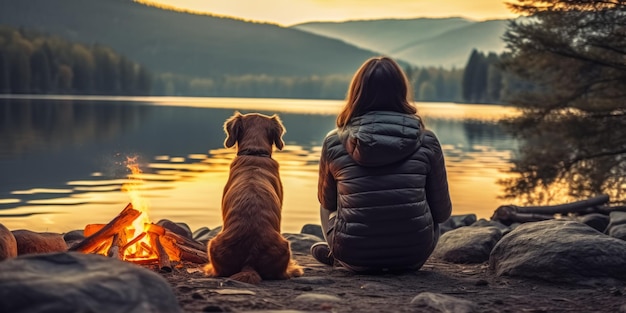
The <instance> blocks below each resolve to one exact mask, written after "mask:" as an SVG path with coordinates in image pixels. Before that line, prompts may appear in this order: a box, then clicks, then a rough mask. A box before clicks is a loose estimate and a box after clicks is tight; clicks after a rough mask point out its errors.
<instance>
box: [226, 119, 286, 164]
mask: <svg viewBox="0 0 626 313" xmlns="http://www.w3.org/2000/svg"><path fill="white" fill-rule="evenodd" d="M224 131H225V132H226V140H225V141H224V146H225V147H226V148H231V147H233V146H234V145H235V143H236V144H237V149H238V150H239V151H241V150H244V149H250V150H258V151H266V152H268V153H269V154H271V153H272V145H275V146H276V148H278V150H282V149H283V147H284V146H285V143H284V142H283V135H284V134H285V127H284V126H283V123H282V122H281V120H280V118H279V117H278V115H276V114H274V115H272V116H267V115H263V114H259V113H248V114H241V113H239V112H235V114H234V115H233V116H231V117H230V118H228V119H227V120H226V122H225V123H224Z"/></svg>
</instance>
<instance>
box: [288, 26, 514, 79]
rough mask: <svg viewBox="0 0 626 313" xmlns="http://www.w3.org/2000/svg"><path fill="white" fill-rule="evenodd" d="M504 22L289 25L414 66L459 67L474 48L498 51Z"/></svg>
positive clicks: (501, 48)
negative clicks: (386, 55)
mask: <svg viewBox="0 0 626 313" xmlns="http://www.w3.org/2000/svg"><path fill="white" fill-rule="evenodd" d="M507 25H508V21H507V20H488V21H483V22H477V21H472V20H468V19H464V18H459V17H453V18H416V19H383V20H359V21H346V22H312V23H303V24H297V25H293V26H291V27H292V28H294V29H300V30H305V31H308V32H311V33H314V34H318V35H322V36H328V37H330V38H337V39H341V40H344V41H345V42H347V43H351V44H354V45H355V46H358V47H362V48H364V49H369V50H373V51H380V52H383V53H385V54H388V55H390V56H392V57H395V58H398V59H402V60H405V61H408V62H410V63H411V64H413V65H417V66H435V67H436V66H442V67H446V68H451V67H456V68H463V67H464V66H465V64H466V63H467V60H468V56H469V55H470V53H471V52H472V50H474V49H476V50H479V51H485V52H495V53H500V52H502V51H503V50H504V41H503V40H502V35H503V34H504V32H505V30H506V27H507Z"/></svg>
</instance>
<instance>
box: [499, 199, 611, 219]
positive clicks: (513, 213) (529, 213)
mask: <svg viewBox="0 0 626 313" xmlns="http://www.w3.org/2000/svg"><path fill="white" fill-rule="evenodd" d="M607 202H609V196H608V195H600V196H597V197H593V198H589V199H586V200H581V201H576V202H571V203H566V204H559V205H549V206H529V207H520V206H516V205H503V206H500V207H498V208H497V209H496V210H495V211H494V212H493V216H491V220H494V221H499V222H500V223H502V224H505V225H511V224H512V223H524V222H536V221H543V220H549V219H553V218H554V215H555V214H569V213H583V214H587V213H595V212H601V210H602V209H600V208H599V206H600V205H602V204H605V203H607Z"/></svg>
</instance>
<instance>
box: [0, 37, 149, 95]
mask: <svg viewBox="0 0 626 313" xmlns="http://www.w3.org/2000/svg"><path fill="white" fill-rule="evenodd" d="M152 80H153V77H152V75H151V74H150V72H149V71H148V70H147V69H146V68H145V67H143V66H141V65H139V64H137V63H135V62H132V61H131V60H129V59H127V58H126V57H124V56H122V55H120V54H117V53H116V52H115V51H113V50H112V49H111V48H108V47H105V46H101V45H92V46H86V45H83V44H79V43H72V42H69V41H67V40H65V39H62V38H59V37H55V36H49V35H44V34H41V33H38V32H34V31H27V30H24V29H15V28H12V27H7V26H0V93H15V94H25V93H28V94H104V95H147V94H150V92H151V89H152Z"/></svg>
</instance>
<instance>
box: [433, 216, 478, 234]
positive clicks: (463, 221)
mask: <svg viewBox="0 0 626 313" xmlns="http://www.w3.org/2000/svg"><path fill="white" fill-rule="evenodd" d="M475 222H476V214H463V215H452V216H450V218H448V219H447V220H446V221H445V222H443V223H441V224H439V229H440V231H441V233H442V234H444V233H446V232H448V231H450V230H453V229H457V228H459V227H463V226H470V225H472V224H474V223H475Z"/></svg>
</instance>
